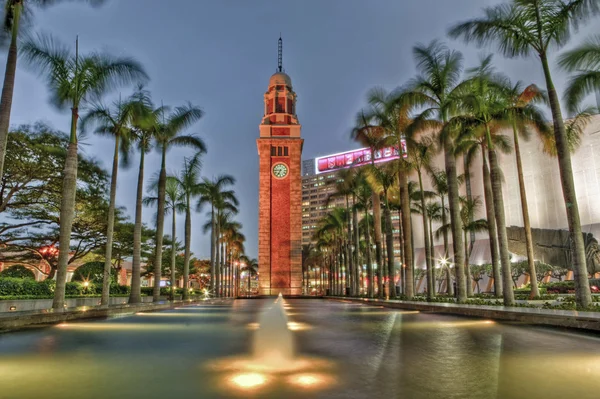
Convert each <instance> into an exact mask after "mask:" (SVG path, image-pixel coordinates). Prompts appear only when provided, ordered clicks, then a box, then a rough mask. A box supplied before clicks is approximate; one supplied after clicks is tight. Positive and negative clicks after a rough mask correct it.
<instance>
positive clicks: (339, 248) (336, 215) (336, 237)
mask: <svg viewBox="0 0 600 399" xmlns="http://www.w3.org/2000/svg"><path fill="white" fill-rule="evenodd" d="M346 220H347V215H346V209H344V208H333V209H332V210H331V211H330V212H329V213H328V214H327V215H326V216H325V217H324V218H323V219H322V220H321V222H320V224H319V228H318V229H317V231H316V232H315V238H316V239H317V240H319V239H323V238H324V237H326V236H330V237H331V241H332V243H333V245H334V246H333V256H334V262H333V266H334V269H333V271H332V273H333V283H334V286H333V294H334V295H342V282H343V278H342V269H343V266H344V250H343V237H344V229H345V224H346ZM335 258H337V259H335Z"/></svg>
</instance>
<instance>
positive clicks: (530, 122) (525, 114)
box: [505, 82, 551, 298]
mask: <svg viewBox="0 0 600 399" xmlns="http://www.w3.org/2000/svg"><path fill="white" fill-rule="evenodd" d="M506 89H508V90H506V91H505V96H506V99H507V102H508V103H507V107H506V112H507V113H508V115H509V119H510V121H511V124H512V129H513V142H514V145H515V159H516V161H517V177H518V180H519V196H520V198H521V212H522V214H523V227H524V229H525V244H526V248H527V264H528V266H529V275H530V276H535V275H536V272H535V257H534V253H533V238H532V235H531V223H530V221H529V207H528V206H527V190H526V188H525V178H524V175H523V162H522V160H521V147H520V145H519V135H521V136H522V137H523V138H524V139H528V136H529V133H530V132H531V131H533V132H535V133H537V135H538V136H540V137H542V140H543V138H544V137H548V136H549V135H550V134H551V130H550V127H549V126H548V124H547V123H546V120H545V118H544V116H543V114H542V112H541V111H540V110H539V109H538V108H537V107H536V106H535V105H534V102H536V101H537V102H539V101H543V100H544V95H543V93H542V92H541V91H540V90H539V89H538V88H537V86H536V85H529V86H527V87H526V88H524V89H523V85H522V84H521V82H517V83H516V84H515V85H507V87H506ZM539 295H540V292H539V289H538V284H537V281H535V279H532V281H531V297H532V298H536V297H538V296H539Z"/></svg>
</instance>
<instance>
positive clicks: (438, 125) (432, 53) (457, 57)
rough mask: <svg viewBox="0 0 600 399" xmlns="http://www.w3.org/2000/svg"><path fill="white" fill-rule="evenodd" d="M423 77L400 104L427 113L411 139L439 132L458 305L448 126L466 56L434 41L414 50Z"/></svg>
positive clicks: (459, 273)
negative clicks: (446, 189)
mask: <svg viewBox="0 0 600 399" xmlns="http://www.w3.org/2000/svg"><path fill="white" fill-rule="evenodd" d="M413 54H414V57H415V60H416V61H417V67H418V68H419V70H420V72H421V73H420V74H419V75H418V76H417V77H416V78H414V79H413V80H411V81H410V82H409V83H408V85H407V87H405V88H404V89H403V92H402V94H401V95H400V96H399V98H398V100H397V101H398V102H400V103H402V104H407V105H411V106H413V107H415V108H424V110H423V111H422V112H421V113H420V114H419V115H417V116H416V117H415V118H414V121H413V123H412V124H411V125H410V126H409V128H408V129H407V136H409V137H410V136H414V135H416V134H417V133H418V132H422V131H425V132H427V131H431V130H432V129H433V130H436V131H437V132H439V134H438V136H439V141H440V143H441V144H442V149H443V151H444V164H445V169H446V176H447V184H448V205H449V209H450V225H451V226H452V230H451V233H452V246H453V249H454V264H455V265H456V286H457V289H458V295H457V298H458V302H464V301H466V299H467V295H466V284H465V279H464V270H463V258H462V245H463V243H462V223H461V219H460V202H459V193H458V175H457V171H456V155H455V151H454V144H455V143H454V136H455V134H456V132H455V131H454V130H453V129H452V128H451V126H449V125H448V121H449V120H450V118H451V116H452V109H453V108H454V107H455V105H456V103H455V99H454V97H455V92H456V89H457V85H458V83H459V79H460V74H461V72H462V59H463V58H462V55H461V54H460V53H459V52H457V51H452V50H450V49H449V48H448V47H446V46H445V45H444V44H442V43H440V42H438V41H433V42H431V43H430V44H429V45H428V46H425V45H421V44H419V45H417V46H415V47H414V48H413Z"/></svg>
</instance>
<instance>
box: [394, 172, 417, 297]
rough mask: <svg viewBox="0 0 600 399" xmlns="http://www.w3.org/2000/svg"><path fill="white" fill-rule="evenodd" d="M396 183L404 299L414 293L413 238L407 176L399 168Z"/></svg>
mask: <svg viewBox="0 0 600 399" xmlns="http://www.w3.org/2000/svg"><path fill="white" fill-rule="evenodd" d="M398 184H399V185H400V208H401V210H402V234H403V245H404V251H403V252H404V262H405V263H404V265H405V269H406V271H405V280H406V281H405V282H404V283H403V284H404V295H405V296H406V299H409V300H410V299H412V297H413V296H414V295H415V290H414V284H413V282H414V274H413V262H414V257H413V240H412V226H411V219H410V197H409V195H408V176H407V175H406V172H405V171H404V170H403V169H402V168H401V169H400V172H399V173H398Z"/></svg>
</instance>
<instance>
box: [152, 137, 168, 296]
mask: <svg viewBox="0 0 600 399" xmlns="http://www.w3.org/2000/svg"><path fill="white" fill-rule="evenodd" d="M165 146H166V144H165V145H163V149H162V161H161V166H160V175H159V177H158V209H157V211H156V240H155V241H156V248H155V252H154V254H155V256H154V290H153V291H152V298H153V300H154V302H158V301H159V300H160V280H161V277H162V246H163V235H164V232H163V229H164V228H165V195H166V194H165V190H166V182H167V166H166V163H167V161H166V158H167V148H166V147H165Z"/></svg>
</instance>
